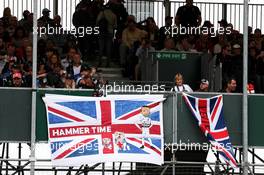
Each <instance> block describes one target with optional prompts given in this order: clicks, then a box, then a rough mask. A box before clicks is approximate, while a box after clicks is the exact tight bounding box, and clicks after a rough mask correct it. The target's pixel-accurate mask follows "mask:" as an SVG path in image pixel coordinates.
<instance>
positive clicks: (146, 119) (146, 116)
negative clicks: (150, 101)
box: [137, 106, 152, 149]
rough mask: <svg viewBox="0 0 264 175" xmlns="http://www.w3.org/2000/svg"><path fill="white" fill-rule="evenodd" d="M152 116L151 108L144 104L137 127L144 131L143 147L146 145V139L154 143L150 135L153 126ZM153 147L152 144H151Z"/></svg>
mask: <svg viewBox="0 0 264 175" xmlns="http://www.w3.org/2000/svg"><path fill="white" fill-rule="evenodd" d="M151 126H152V125H151V118H150V108H149V107H148V106H142V107H141V115H140V119H139V122H138V123H137V127H138V128H140V129H141V131H142V139H141V142H142V145H141V147H140V148H141V149H143V148H144V147H145V139H147V140H148V141H149V144H150V145H152V142H151V139H150V135H149V129H150V128H151ZM151 147H152V146H151Z"/></svg>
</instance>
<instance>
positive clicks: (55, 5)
mask: <svg viewBox="0 0 264 175" xmlns="http://www.w3.org/2000/svg"><path fill="white" fill-rule="evenodd" d="M79 2H80V0H39V6H38V17H39V16H41V10H42V9H43V8H49V9H50V10H51V17H52V16H54V14H58V15H60V16H61V17H62V25H63V27H64V28H67V29H71V28H73V27H74V26H73V25H72V15H73V13H74V11H75V7H76V5H77V4H78V3H79ZM33 3H34V0H1V2H0V12H3V9H4V8H5V7H10V8H11V12H12V14H13V15H14V16H17V17H18V19H21V18H22V12H23V10H26V9H27V10H29V11H31V12H32V11H33ZM124 5H125V7H126V8H127V11H128V13H129V14H132V15H135V17H136V19H137V21H142V20H144V19H146V18H147V17H149V16H152V17H154V19H155V21H156V23H157V25H158V26H159V27H161V26H163V25H164V18H165V14H166V10H165V9H166V8H165V3H164V1H162V0H155V1H151V0H126V3H125V4H124ZM168 5H169V6H170V13H169V14H170V15H171V16H173V17H174V16H175V14H176V12H177V10H178V8H179V7H180V6H182V5H184V2H183V1H179V0H177V1H170V3H169V4H168ZM194 5H196V6H197V7H199V9H200V10H201V13H202V23H203V22H204V21H205V20H209V21H211V22H212V24H213V25H214V26H215V27H216V28H217V26H218V21H219V20H221V19H223V18H225V19H226V20H227V21H228V22H229V23H232V24H233V25H234V29H236V30H239V31H240V32H243V25H242V24H243V13H244V12H243V4H241V3H215V2H195V3H194ZM263 12H264V4H250V5H249V26H252V27H253V29H256V28H260V29H262V30H264V25H263V23H264V18H262V16H263ZM0 16H2V14H1V13H0Z"/></svg>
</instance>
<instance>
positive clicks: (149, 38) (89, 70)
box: [0, 0, 264, 93]
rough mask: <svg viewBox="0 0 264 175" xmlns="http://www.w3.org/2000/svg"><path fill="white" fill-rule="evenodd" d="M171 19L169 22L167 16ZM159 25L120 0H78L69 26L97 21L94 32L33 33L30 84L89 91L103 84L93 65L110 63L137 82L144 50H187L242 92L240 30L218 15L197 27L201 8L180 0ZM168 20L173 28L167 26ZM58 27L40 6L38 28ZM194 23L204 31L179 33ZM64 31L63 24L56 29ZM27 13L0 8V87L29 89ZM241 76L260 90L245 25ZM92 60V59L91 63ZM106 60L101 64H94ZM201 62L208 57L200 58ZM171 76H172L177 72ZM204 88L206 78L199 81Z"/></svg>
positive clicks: (261, 48) (254, 40)
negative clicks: (216, 19)
mask: <svg viewBox="0 0 264 175" xmlns="http://www.w3.org/2000/svg"><path fill="white" fill-rule="evenodd" d="M173 19H174V20H173ZM164 20H165V25H164V26H162V27H161V28H159V27H158V26H157V25H156V22H155V20H154V18H153V17H148V18H147V19H146V20H144V21H140V22H136V19H135V17H134V16H133V15H129V14H128V13H127V11H126V8H125V7H124V1H123V0H110V1H108V3H106V4H105V5H104V1H103V0H93V1H91V0H82V1H81V2H80V3H79V4H78V5H77V6H76V10H75V12H74V14H73V21H72V22H73V25H74V26H75V27H76V29H78V28H80V27H92V28H96V27H97V26H98V30H99V34H95V33H92V34H85V35H84V36H78V34H77V35H72V34H67V35H65V34H56V33H55V34H52V35H49V34H48V33H47V34H46V35H42V36H38V45H37V46H38V48H37V49H38V56H37V60H38V62H37V67H38V68H37V80H38V81H37V82H38V87H43V88H45V87H54V88H92V89H94V88H96V87H98V86H99V85H100V84H104V83H106V82H105V81H104V80H103V79H102V78H101V77H100V72H98V70H97V67H101V66H105V67H110V66H111V65H110V63H111V62H116V63H118V64H120V66H121V67H122V68H124V72H123V74H124V76H127V77H128V78H129V79H131V80H141V79H143V78H142V77H141V70H142V69H143V68H144V66H145V65H143V63H144V61H145V60H146V59H147V54H148V51H154V50H162V51H188V52H203V53H207V54H211V55H212V57H214V58H215V59H216V64H215V65H214V66H221V67H222V77H223V84H224V85H226V86H225V87H223V89H226V88H227V87H228V83H230V81H231V80H235V81H236V91H237V92H241V91H242V67H243V66H242V65H243V64H242V63H243V57H242V46H243V42H242V39H243V37H242V34H240V33H239V31H236V30H234V29H233V26H232V24H230V23H228V22H227V21H226V20H224V19H223V20H221V21H219V26H220V27H222V28H223V32H222V33H221V31H220V30H217V29H214V26H213V25H212V24H211V22H210V21H205V22H204V23H203V24H201V21H202V19H201V12H200V10H199V9H198V8H197V7H196V6H194V5H193V2H192V0H186V5H184V6H182V7H180V8H179V9H178V11H177V14H176V16H175V18H174V17H171V16H166V17H165V19H164ZM173 22H174V23H175V25H173ZM48 26H49V27H54V28H62V25H61V17H60V16H59V15H56V16H54V18H53V19H52V18H51V17H50V10H49V9H47V8H45V9H43V10H42V16H41V17H40V18H39V19H38V27H39V29H40V28H41V27H42V28H43V27H46V28H47V27H48ZM182 26H183V27H187V28H189V27H202V28H203V29H207V31H208V32H207V33H204V32H203V33H198V34H197V33H191V34H190V33H188V34H180V33H177V32H174V31H175V30H177V29H179V27H182ZM64 30H65V29H64ZM32 32H33V14H32V13H30V12H29V11H27V10H25V11H24V12H23V19H21V20H19V21H18V19H17V17H15V16H13V15H12V13H11V10H10V8H8V7H7V8H5V9H4V12H3V17H2V18H0V86H4V87H31V85H32V82H31V78H32ZM248 38H249V56H248V67H249V71H248V75H249V82H250V83H251V86H255V91H256V92H257V93H264V42H263V37H262V33H261V30H260V29H256V30H255V31H254V32H253V31H252V28H251V27H249V36H248ZM94 58H96V60H97V63H96V64H94V65H91V64H90V63H91V60H93V59H94ZM104 59H106V60H107V61H106V65H102V64H103V61H102V60H104ZM208 61H209V60H208ZM178 77H179V75H178ZM204 82H206V84H208V85H209V82H208V80H204Z"/></svg>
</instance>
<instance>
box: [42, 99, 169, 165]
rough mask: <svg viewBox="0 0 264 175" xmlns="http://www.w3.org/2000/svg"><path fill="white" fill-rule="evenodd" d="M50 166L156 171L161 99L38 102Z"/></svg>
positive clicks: (160, 139) (160, 153)
mask: <svg viewBox="0 0 264 175" xmlns="http://www.w3.org/2000/svg"><path fill="white" fill-rule="evenodd" d="M43 100H44V102H45V105H46V111H47V121H48V136H49V142H50V146H51V157H52V164H53V166H80V165H82V164H89V163H99V162H146V163H153V164H158V165H161V164H163V163H164V160H163V154H164V153H163V144H164V143H163V142H164V141H163V121H162V118H163V116H162V101H163V100H164V99H163V96H161V95H110V96H108V97H79V96H64V95H50V94H47V95H46V96H45V97H44V98H43Z"/></svg>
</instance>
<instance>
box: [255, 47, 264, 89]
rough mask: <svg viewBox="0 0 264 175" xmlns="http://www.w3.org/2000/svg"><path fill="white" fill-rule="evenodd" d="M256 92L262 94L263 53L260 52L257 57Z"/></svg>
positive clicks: (263, 84)
mask: <svg viewBox="0 0 264 175" xmlns="http://www.w3.org/2000/svg"><path fill="white" fill-rule="evenodd" d="M256 92H257V93H264V51H261V53H260V54H259V55H258V56H257V63H256Z"/></svg>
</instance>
